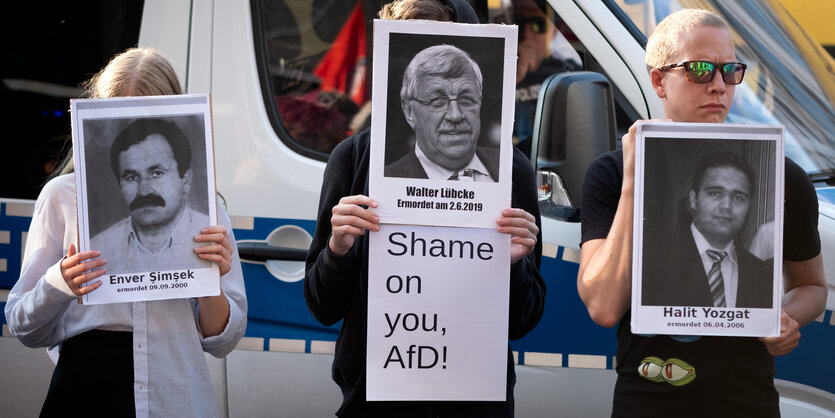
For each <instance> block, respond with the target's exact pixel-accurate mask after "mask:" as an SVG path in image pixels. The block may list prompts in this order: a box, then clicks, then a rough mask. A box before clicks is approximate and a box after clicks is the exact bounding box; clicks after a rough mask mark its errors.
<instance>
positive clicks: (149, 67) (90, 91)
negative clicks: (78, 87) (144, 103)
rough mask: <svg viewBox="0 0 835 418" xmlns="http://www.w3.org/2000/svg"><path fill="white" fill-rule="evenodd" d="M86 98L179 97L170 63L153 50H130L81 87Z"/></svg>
mask: <svg viewBox="0 0 835 418" xmlns="http://www.w3.org/2000/svg"><path fill="white" fill-rule="evenodd" d="M83 87H84V90H85V93H86V96H87V97H126V96H161V95H167V94H182V93H183V89H182V87H181V86H180V80H179V79H178V78H177V73H176V72H175V71H174V68H172V67H171V63H169V62H168V60H167V59H166V58H165V56H163V55H162V53H160V52H159V51H157V50H156V49H153V48H130V49H128V50H127V51H125V52H122V53H121V54H119V55H116V56H115V57H113V59H111V60H110V63H108V64H107V66H106V67H104V68H103V69H102V70H101V71H99V72H98V73H97V74H96V75H95V76H93V78H91V79H90V80H88V81H86V82H85V83H84V85H83Z"/></svg>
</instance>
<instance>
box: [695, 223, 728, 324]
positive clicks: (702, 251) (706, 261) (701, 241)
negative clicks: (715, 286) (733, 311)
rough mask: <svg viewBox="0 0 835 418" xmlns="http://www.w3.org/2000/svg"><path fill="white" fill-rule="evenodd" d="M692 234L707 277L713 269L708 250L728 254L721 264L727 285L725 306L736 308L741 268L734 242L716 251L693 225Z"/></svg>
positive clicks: (723, 278) (723, 279)
mask: <svg viewBox="0 0 835 418" xmlns="http://www.w3.org/2000/svg"><path fill="white" fill-rule="evenodd" d="M690 232H692V233H693V240H694V241H695V242H696V249H698V250H699V256H700V257H701V258H702V265H703V266H704V269H705V275H707V273H708V272H710V268H711V267H713V259H712V258H710V256H709V255H708V254H707V250H711V249H712V250H716V251H719V252H723V251H724V252H725V253H727V254H728V255H726V256H725V258H723V259H722V263H721V264H720V266H721V267H720V268H721V269H722V281H723V282H724V284H725V306H727V307H728V308H734V307H736V290H737V285H738V283H739V281H738V277H737V273H738V268H739V267H738V266H737V258H736V246H734V243H733V241H731V242H730V243H728V245H727V246H726V247H725V248H722V249H716V248H713V247H711V246H710V243H708V242H707V238H705V237H704V235H702V233H701V231H699V229H698V228H696V225H695V224H693V223H691V224H690Z"/></svg>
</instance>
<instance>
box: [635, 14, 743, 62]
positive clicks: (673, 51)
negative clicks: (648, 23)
mask: <svg viewBox="0 0 835 418" xmlns="http://www.w3.org/2000/svg"><path fill="white" fill-rule="evenodd" d="M703 26H709V27H715V28H721V29H725V30H727V31H730V27H729V26H728V22H726V21H725V19H722V18H721V17H719V16H718V15H716V14H714V13H713V12H711V11H708V10H704V9H683V10H679V11H677V12H675V13H672V14H670V15H669V16H667V17H665V18H664V19H663V20H662V21H661V22H660V23H658V26H656V27H655V30H654V31H653V32H652V34H651V35H650V36H649V38H648V39H647V58H646V63H647V67H648V68H650V69H651V68H659V67H662V66H664V65H667V64H672V63H674V62H676V61H677V60H679V57H680V55H681V51H679V50H678V47H679V46H680V45H681V42H680V41H679V40H680V38H681V34H682V33H686V32H689V31H692V30H694V29H696V28H700V27H703Z"/></svg>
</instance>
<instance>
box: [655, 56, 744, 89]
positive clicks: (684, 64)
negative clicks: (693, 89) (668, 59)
mask: <svg viewBox="0 0 835 418" xmlns="http://www.w3.org/2000/svg"><path fill="white" fill-rule="evenodd" d="M694 62H695V63H706V64H710V65H712V66H713V69H711V70H710V76H709V77H708V78H707V80H704V81H694V80H693V79H692V78H690V70H689V69H688V64H691V63H694ZM727 65H734V66H741V67H742V71H741V72H742V75H741V76H740V77H739V81H738V82H736V83H734V82H733V80H732V81H728V77H733V74H734V73H738V72H740V71H727V72H726V71H725V66H727ZM677 67H682V68H684V73H685V74H686V76H687V81H689V82H691V83H694V84H707V83H710V82H711V81H713V77H716V72H717V71H719V72H721V73H722V81H723V82H725V84H729V85H732V86H735V85H738V84H741V83H742V80H743V79H744V78H745V70H746V69H747V68H748V65H746V64H743V63H741V62H736V61H730V62H723V63H717V62H711V61H704V60H694V61H682V62H677V63H675V64H667V65H662V66H661V67H658V71H667V70H671V69H673V68H677ZM737 68H738V67H737ZM694 78H695V77H694Z"/></svg>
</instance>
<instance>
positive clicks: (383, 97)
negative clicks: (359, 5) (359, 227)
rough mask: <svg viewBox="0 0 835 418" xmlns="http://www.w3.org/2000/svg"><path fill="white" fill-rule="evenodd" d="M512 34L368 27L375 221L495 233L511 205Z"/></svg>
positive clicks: (489, 28)
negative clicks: (370, 37) (371, 45)
mask: <svg viewBox="0 0 835 418" xmlns="http://www.w3.org/2000/svg"><path fill="white" fill-rule="evenodd" d="M516 36H517V27H516V26H511V25H468V24H459V23H448V22H430V21H404V20H399V21H398V20H375V21H374V69H373V71H374V73H373V77H374V83H373V87H372V89H373V90H372V97H373V100H372V106H373V109H372V113H371V161H370V164H369V170H370V171H369V195H370V196H371V197H373V198H374V199H376V200H377V202H378V203H379V206H378V207H377V208H375V209H374V211H375V212H376V213H377V214H378V215H379V216H380V223H388V224H413V225H437V226H456V227H481V228H494V227H495V225H496V218H497V217H499V216H500V214H501V211H502V209H505V208H507V207H509V206H510V183H511V170H512V157H513V149H512V148H513V144H512V140H511V137H512V129H513V108H514V97H515V96H514V88H515V74H516V46H517V42H516ZM430 54H431V55H430ZM461 56H463V57H465V58H464V59H461V58H460V57H461ZM423 57H429V58H426V59H424V58H423ZM420 62H425V63H428V64H427V65H426V66H424V67H425V68H424V67H421V66H420V65H418V63H420ZM410 65H411V68H416V69H417V70H415V71H414V72H411V71H410V70H409V68H410ZM421 68H422V69H421ZM450 68H452V70H449V69H450ZM474 68H475V69H474ZM456 70H457V72H456ZM476 70H477V71H478V74H479V75H478V76H476V75H475V73H476ZM404 80H405V81H404ZM409 80H411V82H410V81H409ZM410 86H414V87H413V88H410ZM471 156H473V159H472V160H470V157H471ZM462 164H463V165H462ZM472 170H476V173H475V174H473V175H472V176H470V175H469V173H472V172H473V171H472ZM451 178H457V179H456V180H453V179H451ZM467 180H470V181H467ZM472 180H475V181H472Z"/></svg>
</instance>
